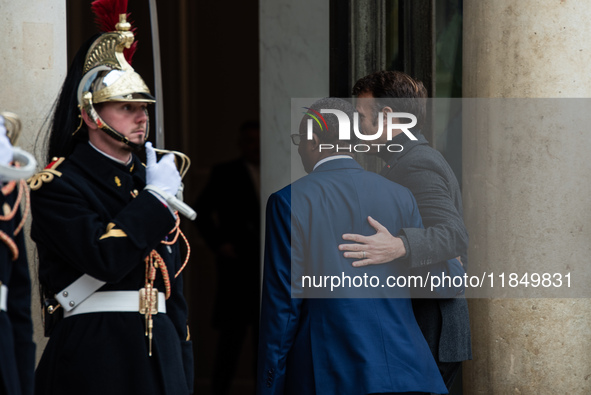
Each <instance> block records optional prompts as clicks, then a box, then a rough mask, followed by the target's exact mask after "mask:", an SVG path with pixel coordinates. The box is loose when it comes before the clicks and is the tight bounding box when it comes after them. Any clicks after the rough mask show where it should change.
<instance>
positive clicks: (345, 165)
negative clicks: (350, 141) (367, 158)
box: [310, 158, 363, 174]
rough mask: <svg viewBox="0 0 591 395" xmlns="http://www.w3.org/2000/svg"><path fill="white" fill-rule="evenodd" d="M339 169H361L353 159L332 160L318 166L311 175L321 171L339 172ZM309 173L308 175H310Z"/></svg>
mask: <svg viewBox="0 0 591 395" xmlns="http://www.w3.org/2000/svg"><path fill="white" fill-rule="evenodd" d="M339 169H361V170H363V167H361V165H360V164H359V163H357V161H356V160H355V159H352V158H351V159H345V158H343V159H334V160H329V161H328V162H324V163H323V164H321V165H320V166H318V167H317V168H316V169H315V170H314V171H313V172H312V173H317V172H322V171H332V170H339ZM312 173H310V174H312Z"/></svg>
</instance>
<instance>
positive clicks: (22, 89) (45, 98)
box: [0, 0, 67, 356]
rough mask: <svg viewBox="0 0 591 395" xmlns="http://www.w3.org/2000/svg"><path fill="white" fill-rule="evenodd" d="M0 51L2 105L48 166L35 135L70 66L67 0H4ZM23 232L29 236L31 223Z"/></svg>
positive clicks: (37, 318) (26, 145)
mask: <svg viewBox="0 0 591 395" xmlns="http://www.w3.org/2000/svg"><path fill="white" fill-rule="evenodd" d="M0 53H1V54H2V68H1V71H0V111H11V112H14V113H16V114H18V115H19V116H20V118H21V120H22V122H23V130H22V132H21V136H20V140H19V142H18V145H19V146H20V147H21V148H23V149H25V150H27V151H29V152H32V153H33V152H34V153H36V154H37V155H36V157H37V161H38V162H39V166H45V164H44V163H43V162H44V158H43V157H42V155H43V151H44V148H45V144H44V142H43V141H42V140H39V141H38V140H37V135H38V132H39V130H40V129H41V125H42V124H43V122H44V120H45V118H46V117H47V115H48V113H49V111H50V108H51V106H52V104H53V102H54V100H55V99H56V97H57V94H58V92H59V89H60V87H61V84H62V82H63V79H64V77H65V75H66V71H67V64H66V62H67V58H66V2H65V1H63V0H36V1H12V0H0ZM35 145H37V147H35ZM35 148H36V149H35ZM29 223H30V222H29ZM25 233H26V234H27V236H28V234H29V232H28V226H27V228H26V229H25ZM27 245H28V251H27V253H28V257H29V262H30V269H31V277H32V280H33V306H32V313H33V319H34V324H35V342H36V343H37V355H38V356H40V355H41V352H42V351H43V348H44V346H45V343H46V341H45V339H44V337H43V328H42V325H41V312H40V307H39V296H38V292H37V287H38V281H37V268H36V265H35V258H36V252H35V250H34V248H33V243H32V242H31V240H30V239H28V240H27Z"/></svg>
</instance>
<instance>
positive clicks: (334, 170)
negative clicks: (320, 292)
mask: <svg viewBox="0 0 591 395" xmlns="http://www.w3.org/2000/svg"><path fill="white" fill-rule="evenodd" d="M384 207H388V208H389V209H388V210H384V209H383V208H384ZM368 215H371V216H372V217H373V218H375V219H377V220H378V221H379V222H381V223H382V224H383V225H384V226H386V227H387V228H388V230H389V231H390V232H391V233H392V234H397V233H398V231H399V230H400V229H401V228H402V227H407V228H412V227H420V226H422V224H421V219H420V216H419V212H418V209H417V206H416V202H415V200H414V198H413V196H412V194H411V193H410V192H409V191H408V190H407V189H406V188H404V187H402V186H400V185H398V184H395V183H392V182H390V181H388V180H386V179H384V178H383V177H380V176H379V175H377V174H374V173H370V172H366V171H364V170H363V169H362V168H361V166H359V164H357V162H355V161H354V160H351V159H335V160H332V161H329V162H326V163H323V164H322V165H320V166H319V167H318V168H317V169H316V170H315V171H313V172H312V173H310V174H309V175H308V176H306V177H303V178H302V179H300V180H298V181H296V182H295V183H293V184H292V185H291V186H288V187H286V188H284V189H282V190H280V191H279V192H276V193H275V194H273V195H271V197H270V198H269V201H268V203H267V213H266V221H267V223H266V240H265V268H264V280H263V281H264V283H263V296H262V310H261V324H260V332H259V334H260V335H259V336H260V337H259V354H258V355H259V361H258V377H257V378H258V380H257V393H258V394H298V395H301V394H306V395H309V394H319V395H330V394H340V395H343V394H345V395H346V394H352V395H353V394H355V395H362V394H369V393H379V392H404V391H419V392H433V393H447V390H446V388H445V385H444V383H443V381H442V379H441V376H440V374H439V371H438V369H437V366H436V364H435V361H434V359H433V356H432V355H431V352H430V351H429V348H428V346H427V343H426V341H425V339H424V337H423V335H422V334H421V331H420V329H419V327H418V325H417V323H416V320H415V318H414V315H413V311H412V306H411V301H410V300H409V299H408V297H409V296H410V291H409V289H408V288H398V289H396V290H395V292H397V295H396V296H406V298H399V297H398V298H375V297H373V296H372V298H338V299H334V298H332V299H331V298H314V299H309V298H305V299H304V298H294V297H292V296H302V294H301V292H302V291H305V289H302V287H301V282H300V281H299V279H298V277H301V275H302V274H303V273H304V272H306V273H309V272H310V271H312V273H314V274H318V273H321V274H327V273H333V274H339V275H340V274H341V273H342V275H343V276H352V277H353V276H363V274H367V275H368V276H374V275H375V276H377V277H379V278H380V279H381V280H382V281H383V280H384V279H385V278H386V276H387V275H395V276H400V275H408V274H409V269H408V267H406V266H405V265H401V264H397V263H393V264H386V265H373V266H370V267H364V268H353V267H352V266H351V261H352V260H351V259H346V258H343V256H342V253H341V252H340V251H339V250H338V248H337V246H338V244H340V243H341V241H342V239H341V235H342V234H343V233H359V234H365V235H370V234H374V233H375V230H374V229H373V228H371V226H370V225H369V224H368V222H367V216H368ZM335 269H337V270H339V272H337V273H335ZM292 270H293V271H292ZM292 278H293V279H294V280H295V282H294V283H295V284H296V286H295V288H294V289H293V295H292V289H291V280H292ZM298 285H299V286H298ZM324 291H325V293H327V292H328V291H327V290H326V289H324ZM354 292H357V289H356V290H354ZM384 292H391V291H390V290H389V289H385V290H384ZM324 296H326V295H324ZM358 296H360V297H363V295H362V294H358ZM356 297H357V296H356Z"/></svg>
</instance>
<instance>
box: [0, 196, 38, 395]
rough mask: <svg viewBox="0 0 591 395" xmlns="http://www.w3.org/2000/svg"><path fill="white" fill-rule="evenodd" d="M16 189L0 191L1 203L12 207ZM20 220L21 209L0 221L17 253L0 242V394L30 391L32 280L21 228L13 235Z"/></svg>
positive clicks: (32, 360) (31, 384)
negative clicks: (0, 299)
mask: <svg viewBox="0 0 591 395" xmlns="http://www.w3.org/2000/svg"><path fill="white" fill-rule="evenodd" d="M17 193H18V192H17V189H14V190H13V191H12V192H11V193H7V195H6V196H5V195H4V193H0V207H4V206H5V205H8V206H9V207H13V206H14V204H15V201H16V197H17ZM20 221H21V216H20V211H17V212H16V215H15V216H14V218H13V219H11V220H9V221H0V230H1V231H2V232H4V233H5V234H6V235H7V236H9V237H10V238H12V239H13V241H14V243H15V244H16V247H17V248H18V257H17V259H16V260H13V254H12V252H11V251H10V249H9V248H8V247H7V246H6V245H5V244H4V243H2V242H0V282H1V283H2V284H3V285H5V286H6V287H7V288H8V298H7V299H8V301H7V306H6V307H7V311H0V394H2V395H4V394H9V395H21V394H23V395H29V394H32V393H33V370H34V368H35V344H34V343H33V324H32V322H31V282H30V278H29V267H28V264H27V251H26V249H25V240H24V236H23V234H24V232H23V231H22V230H21V231H20V232H19V233H18V234H17V236H16V237H15V236H13V235H14V231H15V228H16V227H17V226H18V224H19V223H20Z"/></svg>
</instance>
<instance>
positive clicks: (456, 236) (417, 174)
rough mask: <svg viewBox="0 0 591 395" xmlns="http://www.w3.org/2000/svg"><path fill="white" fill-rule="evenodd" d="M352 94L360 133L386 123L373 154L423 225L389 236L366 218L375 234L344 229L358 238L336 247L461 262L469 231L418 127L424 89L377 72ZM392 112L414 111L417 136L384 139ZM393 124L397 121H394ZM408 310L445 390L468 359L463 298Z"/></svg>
mask: <svg viewBox="0 0 591 395" xmlns="http://www.w3.org/2000/svg"><path fill="white" fill-rule="evenodd" d="M353 94H354V95H356V96H357V111H358V112H359V124H360V125H359V129H360V130H361V131H362V133H364V134H376V131H379V128H380V127H383V129H382V132H383V133H382V134H381V136H380V137H378V138H377V140H375V141H373V142H372V143H374V144H373V145H371V146H372V147H373V149H374V150H376V152H372V153H373V154H376V155H378V156H379V157H380V158H382V159H383V160H384V161H385V162H386V165H385V166H384V168H383V169H382V171H381V173H380V174H381V175H382V176H384V177H386V178H388V179H389V180H391V181H394V182H397V183H399V184H401V185H403V186H405V187H407V188H408V189H410V191H411V192H412V193H413V195H414V197H415V199H416V200H417V204H418V207H419V211H420V213H421V217H422V218H423V225H424V226H425V229H418V228H403V229H402V230H401V231H400V233H399V234H398V235H396V237H394V236H393V235H391V234H390V233H388V231H387V230H386V229H385V228H384V227H383V226H381V224H379V223H378V222H377V221H375V220H373V219H371V218H370V219H368V220H369V222H370V224H371V225H372V226H373V227H374V228H375V229H376V231H377V233H376V234H375V235H373V236H369V237H364V236H361V235H356V234H346V235H343V239H345V240H350V241H355V242H357V244H343V245H340V246H339V248H340V249H341V250H343V251H347V252H345V253H344V255H345V257H348V258H356V259H357V260H356V261H355V262H353V265H354V266H365V265H371V264H380V263H386V262H390V261H392V260H393V259H397V258H402V259H405V260H406V261H407V262H408V263H409V265H410V267H411V268H418V267H424V266H425V265H431V264H434V263H436V262H439V261H442V260H447V259H451V258H454V257H461V260H462V263H463V264H464V266H465V265H466V264H467V257H466V254H467V249H468V233H467V231H466V228H465V226H464V223H463V219H462V200H461V192H460V187H459V185H458V182H457V180H456V177H455V175H454V174H453V171H452V170H451V168H450V166H449V164H448V163H447V162H446V161H445V159H444V158H443V156H442V155H441V154H440V153H439V152H438V151H436V150H435V149H433V148H431V147H430V146H429V145H428V143H427V140H426V139H425V137H424V136H423V135H422V134H421V133H420V128H421V126H422V123H423V122H424V120H425V115H426V98H427V91H426V89H425V87H424V86H423V84H422V83H421V82H420V81H417V80H414V79H413V78H411V77H410V76H408V75H406V74H404V73H401V72H397V71H380V72H376V73H374V74H371V75H368V76H366V77H364V78H361V79H360V80H359V81H357V83H356V84H355V86H354V87H353ZM380 112H381V113H383V114H384V115H383V118H382V121H383V125H380V124H379V120H378V115H379V113H380ZM392 112H408V113H411V114H413V115H415V116H416V118H417V125H416V127H415V128H414V129H411V131H412V134H414V136H415V137H416V140H411V139H410V138H409V136H407V135H406V134H405V133H402V131H401V130H393V133H392V134H393V137H392V139H391V140H390V141H388V140H387V137H388V136H387V134H388V133H386V130H387V124H388V119H387V118H388V116H387V113H392ZM391 121H392V120H391ZM391 123H392V122H391ZM393 123H398V122H396V119H394V122H393ZM401 123H404V122H401ZM379 144H385V145H382V146H380V145H379ZM392 144H398V145H396V146H395V147H394V148H392V149H390V150H388V149H387V148H385V147H386V146H389V145H392ZM400 147H402V149H400ZM378 149H379V152H377V151H378ZM390 151H398V152H390ZM384 209H386V207H384ZM413 308H414V312H415V316H416V319H417V321H418V323H419V326H420V327H421V330H422V331H423V335H424V336H425V338H426V339H427V342H428V343H429V347H430V348H431V352H432V353H433V356H434V357H435V360H436V361H437V364H438V366H439V370H440V372H441V374H442V376H443V379H444V381H445V383H446V386H447V388H448V389H449V388H451V386H452V384H453V381H454V379H455V377H456V375H457V373H458V372H459V370H460V368H461V361H464V360H468V359H471V358H472V352H471V345H470V323H469V318H468V306H467V303H466V300H465V299H464V298H454V299H447V300H445V299H437V300H434V299H416V300H414V301H413Z"/></svg>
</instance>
